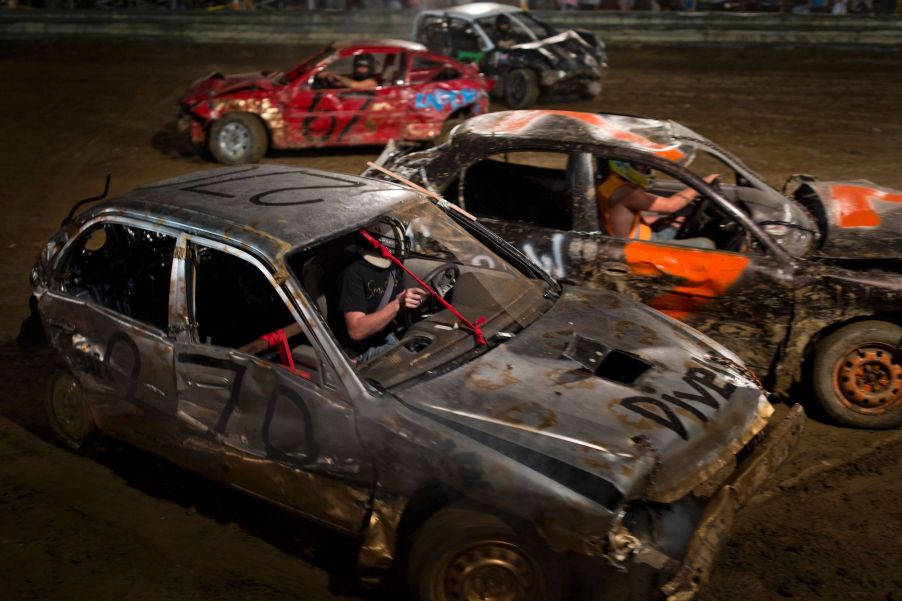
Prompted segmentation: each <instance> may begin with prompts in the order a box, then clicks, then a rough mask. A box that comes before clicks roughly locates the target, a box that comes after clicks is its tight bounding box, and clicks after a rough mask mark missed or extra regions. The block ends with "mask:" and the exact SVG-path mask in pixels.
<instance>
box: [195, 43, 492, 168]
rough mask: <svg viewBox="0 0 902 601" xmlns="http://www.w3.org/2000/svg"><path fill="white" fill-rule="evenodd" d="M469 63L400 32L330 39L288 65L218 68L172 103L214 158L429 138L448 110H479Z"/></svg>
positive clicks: (247, 159)
mask: <svg viewBox="0 0 902 601" xmlns="http://www.w3.org/2000/svg"><path fill="white" fill-rule="evenodd" d="M490 89H491V83H490V82H488V81H487V80H486V79H485V78H484V77H483V76H482V75H480V74H479V72H478V70H477V69H476V67H474V66H470V65H465V64H463V63H460V62H458V61H456V60H453V59H451V58H448V57H445V56H441V55H438V54H432V53H430V52H428V51H427V50H426V48H425V46H422V45H420V44H414V43H411V42H404V41H399V40H375V41H369V42H336V43H334V44H331V45H330V46H327V47H325V48H323V49H322V50H320V51H319V52H317V53H315V54H313V55H312V56H310V57H308V58H306V59H304V60H303V61H301V63H300V64H298V65H297V66H296V67H294V68H293V69H290V70H288V71H275V72H259V73H244V74H237V75H223V74H221V73H213V74H211V75H209V76H207V77H205V78H203V79H201V80H199V81H196V82H195V83H193V84H192V85H191V87H190V88H189V89H188V91H187V92H186V93H185V94H184V95H183V96H182V98H181V100H180V101H179V104H180V107H181V112H182V118H181V119H180V124H181V125H182V127H184V128H185V129H188V130H189V131H190V134H191V140H192V141H193V142H194V143H195V144H196V145H198V146H201V147H204V146H206V147H207V148H208V149H209V151H210V153H211V154H212V155H213V157H215V158H216V160H218V161H220V162H222V163H229V164H233V163H251V162H255V161H257V160H259V159H260V157H262V156H263V155H264V153H265V152H266V150H267V148H268V147H270V146H271V147H272V148H308V147H318V146H351V145H364V144H385V143H386V142H388V141H389V140H391V139H403V140H431V139H433V138H435V137H436V136H438V135H439V133H440V132H441V131H442V127H443V125H444V124H445V122H446V121H447V120H448V119H449V118H456V117H469V116H471V115H476V114H480V113H484V112H486V111H487V109H488V92H489V90H490Z"/></svg>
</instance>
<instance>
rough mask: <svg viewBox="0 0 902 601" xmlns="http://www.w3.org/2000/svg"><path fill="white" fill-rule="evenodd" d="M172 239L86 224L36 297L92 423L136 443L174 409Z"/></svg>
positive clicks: (120, 224) (132, 228)
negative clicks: (87, 405)
mask: <svg viewBox="0 0 902 601" xmlns="http://www.w3.org/2000/svg"><path fill="white" fill-rule="evenodd" d="M175 241H176V238H175V236H174V235H169V234H166V233H162V232H159V231H153V230H150V229H146V228H145V227H138V226H136V225H134V224H132V223H130V222H129V221H127V220H117V221H116V222H106V221H99V222H92V223H89V224H87V225H86V226H85V227H83V228H82V230H81V232H79V234H78V235H77V236H76V237H75V238H74V240H73V241H72V242H71V243H70V244H69V245H68V248H67V249H65V251H64V252H62V253H61V259H60V260H59V261H58V263H57V265H56V275H55V281H54V283H53V286H52V287H51V288H49V289H48V291H47V293H46V294H44V295H43V296H42V297H41V299H40V310H41V312H42V314H44V315H47V316H48V317H47V319H46V326H47V329H48V334H49V336H50V338H51V340H52V341H53V343H54V344H55V345H57V348H62V349H66V351H65V352H64V353H63V354H64V357H65V359H66V361H67V363H68V364H69V365H70V367H71V369H72V372H73V373H74V374H75V376H76V378H77V379H78V380H79V382H80V383H81V385H82V386H83V387H84V388H85V390H86V391H87V392H88V393H89V394H88V395H86V396H87V398H89V399H91V407H90V410H91V412H92V414H93V415H94V419H95V420H96V422H97V423H98V425H100V426H101V427H102V428H104V429H106V430H108V431H111V432H116V433H117V435H118V436H121V437H122V438H124V439H126V440H129V441H132V442H133V443H135V444H138V445H139V446H141V445H143V444H144V443H146V441H147V440H150V439H152V438H153V437H154V436H155V435H156V433H158V431H159V428H160V427H161V425H162V423H163V422H166V421H167V420H168V419H169V417H167V416H173V417H174V415H175V411H176V395H175V388H174V385H173V378H172V357H173V346H174V342H175V340H174V339H173V338H172V337H171V336H170V334H169V330H168V320H169V310H168V307H169V295H170V282H171V273H172V268H171V265H172V257H173V250H174V248H175Z"/></svg>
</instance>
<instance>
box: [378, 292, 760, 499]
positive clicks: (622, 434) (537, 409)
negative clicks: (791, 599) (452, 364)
mask: <svg viewBox="0 0 902 601" xmlns="http://www.w3.org/2000/svg"><path fill="white" fill-rule="evenodd" d="M568 356H569V357H568ZM738 361H739V360H738V359H737V358H736V357H735V355H733V354H732V353H730V352H729V351H727V350H726V349H724V348H723V347H721V346H720V345H718V344H717V343H715V342H713V341H712V340H710V339H708V338H707V337H705V336H704V335H702V334H700V333H698V332H696V331H695V330H691V329H690V328H688V327H686V326H684V325H683V324H680V323H679V322H677V321H674V320H672V319H670V318H668V317H666V316H664V315H662V314H660V313H658V312H656V311H654V310H652V309H649V308H647V307H645V306H643V305H641V304H639V303H636V302H634V301H631V300H629V299H627V298H626V297H623V296H620V295H617V294H614V293H610V292H604V291H597V290H586V289H581V288H573V289H568V290H567V291H566V292H565V293H564V294H563V295H562V297H561V298H560V299H559V300H558V301H557V303H555V305H554V306H553V307H552V308H551V310H550V311H549V312H547V313H546V314H545V315H543V316H542V317H541V318H540V319H539V320H537V321H536V322H535V323H533V324H532V325H531V326H529V327H528V328H526V329H525V330H524V331H522V332H521V333H520V334H518V335H517V336H516V337H515V338H513V339H511V340H510V341H509V342H507V343H505V344H502V345H499V346H498V347H496V348H494V349H493V350H491V351H490V352H488V353H486V354H484V355H482V356H480V357H478V358H477V359H475V360H473V361H471V362H469V363H466V364H465V365H463V366H461V367H460V368H458V369H455V370H453V371H451V372H449V373H445V374H443V375H441V376H438V377H436V378H433V379H430V380H426V381H423V382H419V383H417V384H415V385H413V386H408V387H403V388H402V389H400V390H396V391H393V392H394V393H395V394H396V395H397V396H398V397H399V398H400V399H401V400H402V401H404V402H405V403H407V404H410V405H413V406H415V407H416V408H418V409H420V410H421V411H424V412H426V413H427V414H428V415H429V416H430V417H432V418H434V419H436V420H437V421H440V422H443V423H445V424H446V425H449V427H452V428H454V429H456V430H458V431H460V432H462V433H464V434H468V433H469V434H471V435H473V437H474V438H477V439H478V440H480V441H482V442H484V443H485V444H488V445H489V446H493V445H492V443H491V441H492V440H496V441H499V443H498V447H499V448H502V447H503V448H507V449H510V448H512V445H513V447H514V448H521V449H526V450H527V451H528V452H527V453H526V456H527V457H532V458H533V460H529V461H527V460H524V462H526V463H530V462H532V461H534V460H536V459H538V461H535V465H530V467H533V469H537V470H539V471H542V468H539V467H536V466H538V465H545V466H546V467H547V464H548V462H547V461H542V458H543V457H549V458H552V459H553V460H555V461H554V462H553V463H555V464H557V465H560V462H563V463H566V464H568V465H569V466H571V468H574V469H570V468H568V471H569V472H570V476H568V477H572V473H573V472H574V471H575V472H576V473H582V474H584V475H585V474H587V473H588V474H590V475H591V476H594V477H598V478H602V479H604V480H606V481H608V482H610V483H612V484H613V485H614V486H615V487H616V488H617V489H618V490H619V491H620V493H621V494H622V496H623V497H625V498H627V499H629V498H632V497H637V496H641V497H644V498H648V499H652V500H656V501H660V502H670V501H673V500H675V499H677V498H680V497H682V496H684V495H685V494H686V493H687V492H689V491H690V490H691V489H692V488H694V487H695V486H696V485H698V484H699V483H701V482H702V481H704V480H705V479H707V478H708V477H709V476H711V475H712V474H713V473H714V472H716V471H717V470H719V469H720V468H721V467H723V466H724V465H726V464H727V462H729V461H731V458H732V456H733V455H734V454H735V453H736V452H737V451H738V450H739V449H740V448H741V447H742V446H743V445H745V444H746V443H747V442H748V441H749V440H750V439H751V438H752V437H753V436H754V435H755V434H756V433H758V432H759V431H760V430H761V429H762V428H763V427H764V425H765V423H766V421H767V418H768V417H769V416H770V414H771V413H772V411H773V409H772V407H771V406H770V403H769V402H768V401H767V400H766V399H765V397H764V395H763V394H762V392H761V390H760V389H759V388H758V386H757V385H756V384H755V383H754V382H753V380H752V376H750V375H747V374H748V372H747V370H745V369H744V368H742V367H739V366H738V365H736V364H738ZM596 365H597V366H599V367H595V366H596ZM593 368H594V369H593ZM593 372H594V373H593ZM486 441H489V442H486ZM546 475H549V477H552V478H554V477H555V475H554V474H546Z"/></svg>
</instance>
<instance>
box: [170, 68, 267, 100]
mask: <svg viewBox="0 0 902 601" xmlns="http://www.w3.org/2000/svg"><path fill="white" fill-rule="evenodd" d="M272 87H273V80H272V73H271V72H269V71H255V72H251V73H235V74H231V75H223V74H222V73H211V74H210V75H207V76H206V77H203V78H201V79H198V80H197V81H195V82H194V83H192V84H191V86H190V87H189V88H188V91H187V92H185V94H184V95H183V96H182V100H181V102H182V103H183V104H189V105H190V104H192V103H194V102H200V101H204V100H207V99H209V98H216V97H217V96H222V95H225V94H233V93H235V92H241V91H244V90H253V89H258V90H268V89H271V88H272Z"/></svg>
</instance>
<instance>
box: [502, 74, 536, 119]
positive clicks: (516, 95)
mask: <svg viewBox="0 0 902 601" xmlns="http://www.w3.org/2000/svg"><path fill="white" fill-rule="evenodd" d="M538 97H539V83H538V79H537V78H536V74H535V72H534V71H532V70H530V69H517V70H516V71H511V72H510V73H509V74H508V75H507V77H505V78H504V102H505V104H507V106H509V107H510V108H512V109H525V108H527V107H530V106H532V105H533V104H535V102H536V99H538Z"/></svg>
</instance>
